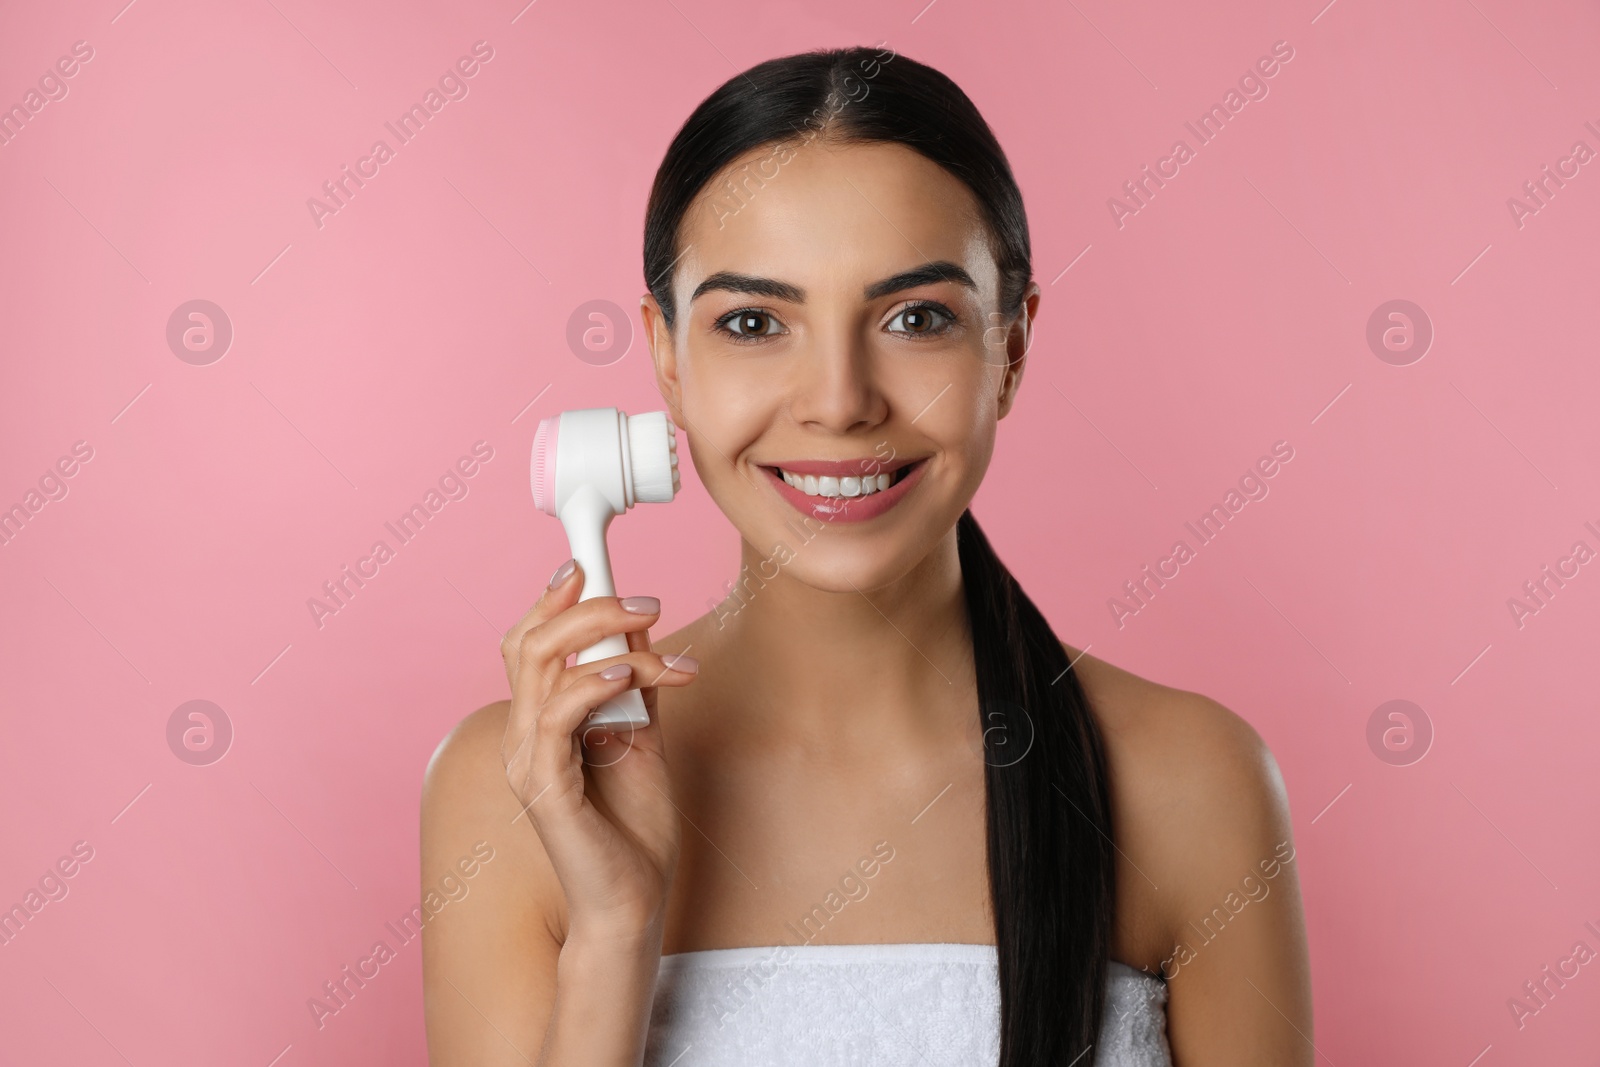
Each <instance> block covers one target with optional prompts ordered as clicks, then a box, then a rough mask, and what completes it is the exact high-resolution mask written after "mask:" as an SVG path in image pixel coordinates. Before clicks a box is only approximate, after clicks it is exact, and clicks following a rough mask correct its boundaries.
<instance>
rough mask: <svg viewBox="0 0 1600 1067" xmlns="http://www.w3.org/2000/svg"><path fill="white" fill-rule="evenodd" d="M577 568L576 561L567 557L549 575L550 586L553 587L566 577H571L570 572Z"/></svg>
mask: <svg viewBox="0 0 1600 1067" xmlns="http://www.w3.org/2000/svg"><path fill="white" fill-rule="evenodd" d="M577 569H578V561H577V560H575V559H569V560H567V561H566V562H565V563H563V564H562V565H561V566H559V567H557V568H556V572H555V573H554V574H552V575H551V576H550V588H551V589H554V588H555V587H556V586H558V585H560V584H561V583H562V582H564V581H566V580H567V579H568V578H571V577H572V572H573V571H575V570H577Z"/></svg>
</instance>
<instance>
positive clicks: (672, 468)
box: [529, 408, 683, 518]
mask: <svg viewBox="0 0 1600 1067" xmlns="http://www.w3.org/2000/svg"><path fill="white" fill-rule="evenodd" d="M563 448H565V450H566V453H567V454H566V455H565V456H563V455H562V449H563ZM529 474H530V482H531V485H532V489H533V506H534V507H536V508H538V509H539V510H540V511H542V512H544V513H545V514H546V515H551V516H554V517H556V518H560V517H561V507H562V505H563V504H564V503H565V502H566V498H568V497H571V495H572V494H573V492H574V491H576V490H577V488H578V487H579V486H580V485H584V484H587V485H590V486H592V487H593V488H594V489H595V490H597V491H598V492H599V493H600V494H601V495H602V496H603V497H604V498H605V499H607V500H609V501H610V502H611V508H612V511H613V513H615V514H618V515H620V514H621V513H622V512H624V511H626V510H627V509H628V508H631V507H632V506H633V505H635V504H661V503H666V502H668V501H670V500H671V499H672V498H673V497H674V496H675V495H676V494H677V492H678V490H680V489H681V488H683V484H682V482H681V481H679V477H678V436H677V427H676V426H674V425H673V424H672V420H671V419H670V418H668V417H667V413H666V412H665V411H647V412H644V413H643V414H640V415H633V416H628V415H625V414H623V413H622V412H620V411H618V410H617V409H616V408H585V409H582V410H578V411H563V412H561V413H560V414H559V415H550V416H548V417H546V418H543V419H540V420H539V428H538V429H537V430H535V431H534V434H533V465H532V468H531V470H530V471H529Z"/></svg>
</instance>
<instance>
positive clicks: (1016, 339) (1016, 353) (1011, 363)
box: [996, 282, 1042, 419]
mask: <svg viewBox="0 0 1600 1067" xmlns="http://www.w3.org/2000/svg"><path fill="white" fill-rule="evenodd" d="M1041 292H1042V291H1041V290H1040V288H1039V283H1038V282H1029V283H1028V288H1027V289H1026V290H1024V291H1023V294H1022V307H1021V308H1020V309H1019V310H1018V311H1017V316H1016V318H1014V319H1012V320H1011V323H1010V324H1009V325H1008V326H1006V327H1004V329H1005V350H1006V369H1005V373H1004V374H1003V375H1002V376H1001V379H1000V396H999V398H998V414H997V415H996V417H997V418H1001V419H1003V418H1005V417H1006V415H1007V414H1009V413H1010V411H1011V405H1012V404H1014V403H1016V399H1017V391H1018V390H1019V389H1021V388H1022V373H1023V371H1025V370H1026V369H1027V365H1028V349H1029V348H1030V347H1032V345H1033V320H1034V318H1035V317H1037V316H1038V314H1039V297H1040V295H1041Z"/></svg>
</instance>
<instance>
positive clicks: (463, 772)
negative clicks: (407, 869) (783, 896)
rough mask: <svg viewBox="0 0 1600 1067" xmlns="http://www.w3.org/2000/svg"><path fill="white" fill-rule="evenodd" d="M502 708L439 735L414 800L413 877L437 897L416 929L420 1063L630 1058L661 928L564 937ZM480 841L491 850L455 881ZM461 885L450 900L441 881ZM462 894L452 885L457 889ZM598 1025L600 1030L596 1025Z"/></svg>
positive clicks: (553, 883) (511, 1066)
mask: <svg viewBox="0 0 1600 1067" xmlns="http://www.w3.org/2000/svg"><path fill="white" fill-rule="evenodd" d="M508 706H509V705H508V703H507V702H505V701H502V702H500V703H498V704H491V705H490V706H488V707H486V708H483V709H481V710H479V711H477V712H474V713H473V714H472V715H470V716H468V717H467V718H466V719H465V720H463V721H462V723H461V724H460V725H459V726H457V727H456V728H455V730H453V731H452V732H451V733H450V735H449V736H448V737H446V738H445V740H444V742H443V744H441V745H440V746H439V751H438V752H437V753H436V754H435V755H434V758H433V760H432V762H431V763H430V764H429V766H428V773H427V777H426V779H425V782H424V785H423V801H422V885H423V893H424V909H423V910H424V913H425V914H426V913H427V911H428V908H427V894H428V893H429V892H430V891H431V892H433V893H435V894H437V895H436V897H435V898H434V903H435V904H436V905H437V903H438V902H439V901H440V900H442V901H445V903H444V906H443V907H441V908H439V910H438V911H437V912H436V913H435V915H434V917H433V918H432V919H430V920H428V922H427V923H426V925H425V927H424V936H423V938H422V954H423V984H424V1000H425V1004H426V1016H427V1028H428V1053H429V1060H430V1061H431V1062H433V1063H438V1064H472V1065H474V1067H478V1065H500V1064H505V1065H507V1067H528V1065H529V1064H538V1065H547V1064H548V1065H554V1064H568V1063H573V1064H575V1063H584V1064H627V1065H633V1064H637V1063H638V1062H639V1060H640V1057H641V1054H642V1051H643V1042H644V1031H643V1028H642V1026H641V1025H640V1023H641V1021H644V1020H648V1017H649V1011H650V1004H651V1000H652V998H653V995H654V980H655V973H656V965H657V961H658V960H659V958H660V933H659V931H655V932H654V942H653V943H652V941H651V939H650V938H649V937H646V938H644V939H642V940H641V941H639V942H637V943H634V944H628V943H627V942H626V940H625V939H622V940H619V942H618V943H614V944H578V943H575V942H574V941H572V940H570V939H569V940H568V942H567V944H566V945H563V944H562V942H561V939H560V937H558V933H559V931H557V930H553V929H552V928H551V925H552V923H554V922H555V921H556V920H557V916H558V913H559V910H560V909H559V902H560V899H561V886H560V883H559V881H558V880H557V879H556V877H555V872H554V870H553V868H552V867H551V864H550V860H549V857H548V856H547V855H546V854H545V851H544V848H543V846H542V845H541V843H540V841H539V837H538V834H536V833H535V832H534V829H533V827H532V826H531V825H529V822H528V819H527V817H526V815H523V814H522V813H521V805H520V804H519V803H518V802H517V799H516V797H515V796H514V795H513V794H512V792H511V790H510V789H509V788H508V787H507V785H506V779H505V769H504V767H503V766H502V764H501V762H500V751H499V750H500V741H501V738H502V736H503V735H504V734H505V729H506V718H507V709H508ZM479 842H487V843H488V845H489V846H490V847H491V848H493V850H494V852H493V859H491V860H490V861H489V862H487V863H480V864H479V865H478V873H477V874H476V875H475V876H473V877H472V878H470V879H466V878H463V877H462V875H461V871H460V869H459V867H458V862H459V860H460V859H461V857H463V856H472V855H473V849H474V847H475V846H476V847H478V852H479V854H480V855H481V854H482V853H483V851H484V850H483V848H482V847H481V846H479ZM452 875H454V878H455V880H456V882H457V883H460V884H464V885H465V886H467V887H468V891H467V893H466V895H465V896H462V897H460V898H459V899H455V900H452V899H450V897H449V895H448V890H447V889H444V888H441V882H442V881H443V880H444V879H445V878H447V877H450V876H452ZM457 892H459V890H457ZM597 1022H599V1023H601V1024H602V1025H599V1026H597V1025H596V1023H597Z"/></svg>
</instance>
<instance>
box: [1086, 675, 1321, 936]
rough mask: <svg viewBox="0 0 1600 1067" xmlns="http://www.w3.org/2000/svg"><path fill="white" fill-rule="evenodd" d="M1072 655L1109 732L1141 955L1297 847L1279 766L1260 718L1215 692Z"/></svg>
mask: <svg viewBox="0 0 1600 1067" xmlns="http://www.w3.org/2000/svg"><path fill="white" fill-rule="evenodd" d="M1063 647H1067V646H1063ZM1067 655H1068V657H1069V658H1076V666H1075V668H1074V669H1075V670H1076V671H1077V673H1078V677H1079V680H1080V682H1081V684H1082V686H1083V690H1084V695H1085V696H1086V697H1087V698H1088V701H1089V704H1090V707H1091V709H1092V711H1093V713H1094V715H1095V718H1096V721H1097V723H1098V724H1099V726H1100V729H1101V735H1102V737H1103V739H1104V742H1105V748H1106V760H1107V764H1108V766H1109V769H1110V775H1111V786H1112V806H1113V815H1114V818H1115V835H1116V841H1117V846H1118V848H1119V849H1121V851H1122V854H1123V855H1122V860H1123V861H1124V862H1125V863H1126V865H1127V866H1128V867H1130V868H1132V869H1131V870H1126V871H1123V870H1119V872H1118V873H1119V877H1118V884H1119V911H1121V912H1123V913H1124V914H1125V915H1126V920H1127V921H1126V923H1125V926H1126V927H1127V930H1126V937H1127V941H1126V942H1125V944H1126V945H1127V947H1128V951H1129V953H1130V954H1133V955H1137V956H1139V957H1140V958H1139V959H1138V960H1137V961H1134V960H1129V961H1128V962H1135V963H1136V965H1140V966H1146V965H1148V964H1149V963H1150V962H1151V960H1152V953H1155V952H1158V951H1159V952H1160V953H1161V956H1160V958H1161V959H1165V958H1166V957H1167V955H1168V954H1169V953H1170V950H1171V947H1172V945H1173V943H1174V941H1175V940H1176V939H1177V938H1178V936H1179V931H1180V930H1181V929H1183V928H1184V927H1185V926H1186V924H1187V923H1188V922H1189V921H1190V920H1191V919H1193V918H1194V917H1195V915H1197V914H1201V913H1203V912H1204V911H1205V910H1206V908H1208V907H1209V906H1210V904H1211V903H1212V902H1214V901H1220V900H1222V899H1223V898H1224V897H1225V896H1226V895H1227V894H1228V893H1229V892H1231V891H1233V890H1234V889H1235V888H1236V887H1237V886H1238V885H1239V884H1240V882H1241V879H1243V878H1244V877H1245V876H1247V875H1251V874H1252V873H1253V872H1256V873H1257V877H1259V871H1260V870H1262V869H1263V868H1262V867H1261V865H1262V864H1263V863H1269V864H1271V865H1272V867H1273V868H1274V869H1276V868H1277V867H1278V866H1279V864H1281V862H1283V861H1284V860H1285V858H1286V855H1287V857H1290V858H1292V856H1293V838H1292V833H1291V824H1290V819H1289V805H1288V796H1287V792H1286V790H1285V787H1284V782H1283V776H1282V774H1281V773H1280V771H1279V769H1278V764H1277V761H1276V759H1274V757H1273V755H1272V752H1271V750H1269V749H1268V747H1267V745H1266V743H1265V742H1264V741H1263V740H1262V738H1261V735H1260V734H1259V733H1257V731H1256V730H1255V728H1254V727H1252V726H1251V725H1250V724H1249V723H1248V722H1246V721H1245V720H1244V719H1243V718H1241V717H1240V716H1239V715H1237V714H1235V713H1234V712H1233V711H1231V710H1230V709H1228V708H1227V707H1225V706H1223V705H1222V704H1221V703H1219V702H1217V701H1216V700H1213V699H1211V698H1210V697H1207V696H1204V695H1202V694H1200V693H1195V692H1191V691H1188V690H1184V689H1177V688H1174V687H1172V686H1166V685H1161V684H1160V683H1157V682H1153V681H1150V680H1148V679H1145V678H1142V677H1140V676H1138V675H1136V674H1133V673H1132V672H1130V671H1126V670H1123V669H1121V668H1120V667H1116V666H1114V665H1112V664H1110V663H1107V662H1105V661H1104V660H1100V659H1097V658H1095V657H1093V656H1088V655H1082V656H1081V657H1080V656H1079V653H1077V652H1076V651H1075V650H1073V649H1071V648H1067ZM1123 887H1126V890H1127V891H1126V893H1124V891H1123Z"/></svg>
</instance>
